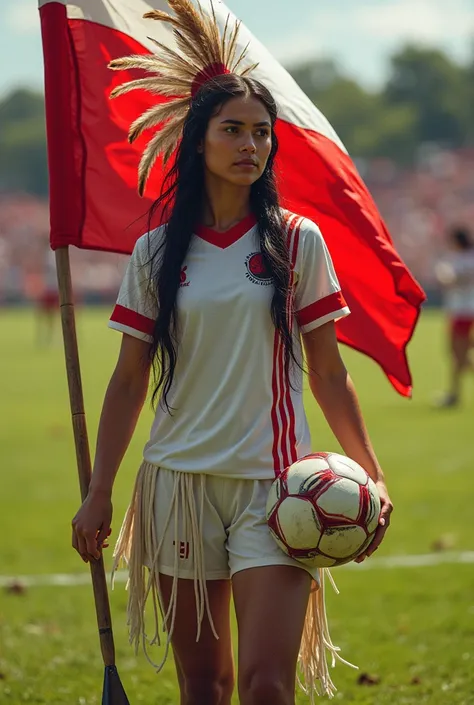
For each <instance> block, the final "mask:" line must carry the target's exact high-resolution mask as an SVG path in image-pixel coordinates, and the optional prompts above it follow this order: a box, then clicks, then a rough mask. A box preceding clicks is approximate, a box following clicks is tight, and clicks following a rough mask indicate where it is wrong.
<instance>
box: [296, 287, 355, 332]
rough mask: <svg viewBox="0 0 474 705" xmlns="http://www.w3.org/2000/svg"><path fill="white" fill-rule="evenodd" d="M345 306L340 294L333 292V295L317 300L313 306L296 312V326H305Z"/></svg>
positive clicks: (339, 292)
mask: <svg viewBox="0 0 474 705" xmlns="http://www.w3.org/2000/svg"><path fill="white" fill-rule="evenodd" d="M346 306H347V304H346V301H345V299H344V297H343V295H342V292H341V291H335V292H334V294H329V296H325V297H324V298H323V299H319V301H315V302H314V304H310V305H309V306H305V308H302V309H301V311H298V312H297V314H296V316H297V318H298V325H299V326H307V325H308V323H313V322H314V321H317V320H318V319H319V318H323V317H324V316H327V315H328V313H336V312H337V311H339V310H340V309H343V308H345V307H346Z"/></svg>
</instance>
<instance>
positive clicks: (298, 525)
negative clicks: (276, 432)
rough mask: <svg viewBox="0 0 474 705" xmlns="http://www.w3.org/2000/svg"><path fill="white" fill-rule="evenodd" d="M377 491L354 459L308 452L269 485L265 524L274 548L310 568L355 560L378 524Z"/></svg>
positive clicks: (335, 454)
mask: <svg viewBox="0 0 474 705" xmlns="http://www.w3.org/2000/svg"><path fill="white" fill-rule="evenodd" d="M379 515H380V498H379V494H378V492H377V487H376V486H375V484H374V482H373V481H372V480H371V479H370V477H369V476H368V474H367V473H366V471H365V470H364V469H363V468H361V466H360V465H358V464H357V463H356V462H355V461H354V460H351V459H350V458H346V457H345V456H343V455H339V454H338V453H313V454H311V455H307V456H305V457H304V458H301V459H300V460H297V461H296V462H295V463H293V465H290V467H288V468H286V470H284V471H283V472H282V473H281V475H280V476H279V477H277V478H276V480H275V481H274V482H273V483H272V486H271V488H270V493H269V495H268V500H267V521H268V526H269V528H270V531H271V533H272V535H273V537H274V539H275V541H276V542H277V544H278V545H279V546H280V548H281V549H282V550H283V551H284V552H285V553H286V554H287V555H288V556H291V557H292V558H295V559H296V560H298V561H300V562H301V563H303V564H304V565H306V566H308V567H310V568H330V567H334V566H338V565H342V564H343V563H348V562H349V561H352V560H353V559H354V558H357V556H358V555H360V554H361V553H362V552H363V551H364V550H365V549H366V548H367V546H368V545H369V544H370V542H371V541H372V539H373V537H374V534H375V530H376V529H377V526H378V521H379Z"/></svg>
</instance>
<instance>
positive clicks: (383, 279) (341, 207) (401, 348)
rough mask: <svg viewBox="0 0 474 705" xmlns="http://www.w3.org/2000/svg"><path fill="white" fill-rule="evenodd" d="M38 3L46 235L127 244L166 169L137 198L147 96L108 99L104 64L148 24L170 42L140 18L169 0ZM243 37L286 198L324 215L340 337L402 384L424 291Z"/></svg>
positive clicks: (349, 167)
mask: <svg viewBox="0 0 474 705" xmlns="http://www.w3.org/2000/svg"><path fill="white" fill-rule="evenodd" d="M206 4H207V2H203V3H202V5H203V6H204V7H206ZM39 5H40V14H41V26H42V36H43V50H44V60H45V93H46V117H47V134H48V156H49V169H50V202H51V245H52V247H53V248H54V249H55V248H57V247H61V246H65V245H75V246H77V247H81V248H85V249H97V250H106V251H113V252H123V253H129V252H131V250H132V248H133V245H134V242H135V240H136V239H137V237H139V235H141V234H142V233H143V232H144V230H145V229H146V222H147V221H146V213H147V210H148V208H149V206H150V205H151V203H152V201H153V200H154V199H155V198H156V196H157V195H158V194H159V192H160V187H161V184H162V179H163V171H162V168H161V163H160V162H158V163H157V165H156V166H155V168H154V171H153V172H152V175H151V177H150V179H149V182H148V186H147V191H146V196H145V198H143V199H141V198H139V196H138V195H137V167H138V162H139V158H140V155H141V152H142V150H143V147H144V144H145V140H146V139H147V138H148V137H149V136H143V137H141V138H140V139H138V140H137V141H136V142H135V143H134V144H133V145H129V144H128V142H127V132H128V127H129V125H130V123H131V122H132V121H133V120H134V119H135V118H136V117H137V116H138V115H139V114H141V113H142V112H143V111H144V109H145V108H146V107H148V106H149V105H150V104H151V102H152V101H153V100H156V98H155V99H153V98H152V97H151V96H150V95H149V94H146V93H142V94H140V93H139V92H138V91H133V92H132V93H128V94H126V95H124V96H121V97H120V98H116V99H114V100H113V101H111V100H109V95H110V92H111V90H112V89H113V88H114V87H115V86H116V85H118V84H119V83H123V82H124V81H125V80H127V79H131V78H132V77H133V76H132V75H130V76H127V75H126V74H125V72H124V73H117V72H113V71H110V70H109V69H108V68H107V64H108V63H109V61H111V60H112V59H115V58H118V57H121V56H125V55H127V54H133V53H151V52H152V51H153V44H152V43H151V42H150V41H149V39H148V38H147V37H148V36H150V35H151V36H153V37H154V38H155V39H159V40H160V41H162V42H165V43H168V44H172V43H173V38H172V35H171V32H170V30H169V29H168V28H167V26H166V25H165V24H164V23H161V22H151V21H150V20H144V19H142V18H143V15H144V13H145V12H147V11H149V10H150V9H163V10H166V9H167V8H168V6H167V4H166V2H165V0H149V1H147V2H145V0H114V2H113V3H111V2H109V1H108V0H76V2H74V3H67V2H65V1H64V0H59V1H58V0H39ZM214 6H215V9H216V14H217V17H218V21H219V23H220V24H221V25H222V26H223V25H224V23H225V21H226V18H227V16H228V14H229V12H230V10H229V9H228V8H227V7H226V6H225V5H224V4H223V3H222V2H219V0H217V1H216V0H214ZM231 14H232V13H231ZM247 43H250V45H249V52H248V57H247V60H248V62H249V63H252V64H253V63H255V62H259V66H258V68H257V69H256V70H255V72H254V74H253V76H254V77H255V78H257V79H258V80H261V81H262V82H263V83H264V84H265V85H266V86H267V87H268V88H269V89H270V91H272V93H273V95H274V97H275V98H276V100H277V103H278V105H279V108H280V112H279V120H278V124H277V134H278V138H279V142H280V150H279V158H278V162H277V166H278V170H279V177H280V178H279V184H280V194H281V198H282V202H283V205H284V206H285V207H286V208H288V209H290V210H292V211H294V212H296V213H299V214H301V215H305V216H307V217H309V218H311V219H312V220H314V221H315V222H316V223H318V225H319V226H320V227H321V230H322V232H323V235H324V238H325V240H326V242H327V244H328V247H329V249H330V252H331V255H332V257H333V259H334V263H335V267H336V271H337V273H338V276H339V279H340V281H341V286H342V289H343V292H344V296H345V298H346V300H347V303H348V305H349V306H350V308H351V311H352V315H351V316H348V317H347V318H345V319H344V320H342V321H340V322H339V323H338V324H337V333H338V339H339V340H340V342H343V343H346V344H347V345H349V346H351V347H353V348H355V349H356V350H359V351H361V352H363V353H365V354H367V355H369V356H370V357H372V358H373V359H374V360H375V361H376V362H378V363H379V365H380V366H381V367H382V368H383V370H384V372H385V374H386V375H387V377H388V378H389V380H390V382H391V383H392V385H393V386H394V387H395V389H396V390H397V391H398V392H400V393H401V394H403V395H405V396H409V395H410V394H411V387H412V381H411V375H410V371H409V367H408V361H407V357H406V346H407V344H408V342H409V341H410V339H411V337H412V334H413V331H414V328H415V325H416V322H417V319H418V315H419V312H420V308H421V305H422V303H423V301H424V299H425V295H424V293H423V291H422V289H421V288H420V286H419V285H418V284H417V283H416V281H415V280H414V279H413V277H412V276H411V274H410V272H409V271H408V269H407V267H406V266H405V264H404V263H403V262H402V260H401V259H400V257H399V255H398V254H397V252H396V250H395V248H394V246H393V243H392V240H391V238H390V235H389V234H388V232H387V229H386V227H385V225H384V223H383V221H382V219H381V217H380V214H379V212H378V210H377V208H376V206H375V204H374V202H373V200H372V198H371V196H370V194H369V192H368V191H367V188H366V187H365V185H364V183H363V182H362V179H361V178H360V176H359V174H358V172H357V169H356V167H355V166H354V163H353V162H352V160H351V159H350V157H349V156H348V154H347V152H346V150H345V148H344V145H343V144H342V143H341V141H340V140H339V138H338V136H337V135H336V133H335V132H334V130H333V129H332V127H331V125H330V124H329V123H328V121H327V120H326V118H325V117H324V116H323V115H322V114H321V112H320V111H319V110H318V109H317V108H316V107H315V106H314V105H313V103H312V102H311V101H310V100H309V98H308V97H307V96H306V95H305V94H304V93H303V92H302V91H301V89H300V88H299V87H298V86H297V84H296V83H295V81H294V80H293V79H292V78H291V76H290V75H289V74H288V73H287V71H285V69H284V68H283V67H282V66H281V65H280V64H279V63H278V62H277V61H276V60H275V59H274V58H273V57H272V56H271V54H270V53H269V52H268V51H267V50H266V49H265V48H264V47H263V46H262V44H260V42H259V41H258V40H257V39H256V38H255V37H253V36H252V35H251V33H250V32H249V31H248V30H247V29H246V28H245V27H244V26H242V27H241V31H240V36H239V45H240V47H241V48H243V46H244V45H246V44H247Z"/></svg>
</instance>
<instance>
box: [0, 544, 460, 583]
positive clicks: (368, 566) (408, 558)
mask: <svg viewBox="0 0 474 705" xmlns="http://www.w3.org/2000/svg"><path fill="white" fill-rule="evenodd" d="M443 563H444V564H451V565H455V564H458V565H459V564H462V563H464V564H470V563H474V551H462V552H445V553H426V554H422V555H403V556H387V557H386V558H370V559H369V560H366V561H364V562H363V563H360V564H357V563H348V564H347V565H344V566H340V567H339V568H338V569H337V570H338V571H339V570H364V571H366V570H388V569H390V568H423V567H428V566H437V565H441V564H443ZM127 577H128V576H127V572H126V571H123V570H122V571H118V572H117V573H116V574H115V581H116V582H117V583H125V582H126V581H127ZM108 579H109V582H110V575H109V576H108ZM90 581H91V578H90V574H89V573H88V572H84V573H45V574H43V575H41V574H39V575H0V588H1V587H7V588H8V587H9V586H13V585H15V584H20V585H21V586H23V587H44V586H48V587H50V586H53V587H74V586H76V585H89V584H90Z"/></svg>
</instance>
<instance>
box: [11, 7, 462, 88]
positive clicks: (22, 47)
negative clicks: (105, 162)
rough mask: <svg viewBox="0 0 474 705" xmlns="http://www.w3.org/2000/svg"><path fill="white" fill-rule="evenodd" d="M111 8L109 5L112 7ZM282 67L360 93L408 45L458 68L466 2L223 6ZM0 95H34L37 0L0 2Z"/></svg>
mask: <svg viewBox="0 0 474 705" xmlns="http://www.w3.org/2000/svg"><path fill="white" fill-rule="evenodd" d="M112 1H113V0H112ZM227 5H228V6H229V7H230V9H232V11H233V12H234V13H235V14H236V15H237V16H238V17H240V19H241V20H242V21H243V22H244V23H245V24H246V25H247V26H248V27H249V29H250V30H251V31H252V32H253V33H254V34H255V35H256V36H257V37H258V38H259V39H260V41H262V42H263V43H264V44H265V45H266V46H267V47H268V48H269V49H270V50H271V51H272V53H273V54H274V55H275V56H276V57H277V58H278V59H279V60H280V61H282V62H283V63H284V64H285V65H292V64H295V63H298V62H299V61H305V60H308V59H311V58H312V57H315V58H316V57H318V58H320V57H329V58H332V59H334V60H335V61H336V62H337V63H338V65H339V66H340V68H341V69H342V70H343V71H344V72H345V73H346V74H348V75H351V76H354V77H356V78H357V79H358V80H359V81H360V82H361V83H362V84H363V85H365V86H366V87H367V88H374V89H375V88H377V87H378V86H379V85H380V84H381V83H382V82H383V81H384V79H385V77H386V75H387V72H388V69H389V65H390V64H389V61H390V56H391V54H393V53H394V52H395V51H396V50H397V49H398V48H399V47H400V46H402V45H403V44H405V43H407V42H412V43H413V42H414V43H417V44H419V45H422V46H439V47H441V48H443V49H444V50H445V51H446V52H448V53H449V54H450V55H451V56H452V57H453V58H455V59H456V60H459V61H464V60H466V59H467V58H468V57H469V56H471V54H472V52H473V51H474V0H227ZM0 67H1V70H0V96H1V95H4V94H5V93H7V92H8V91H9V90H11V89H12V88H14V87H16V86H18V85H21V86H29V87H33V88H38V89H40V90H41V89H42V82H43V65H42V50H41V38H40V29H39V19H38V9H37V0H0Z"/></svg>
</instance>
